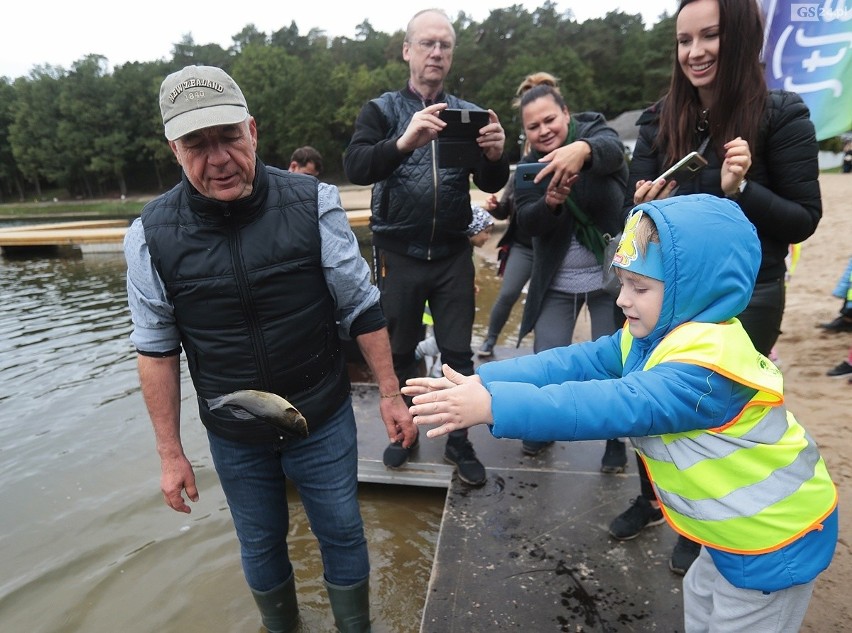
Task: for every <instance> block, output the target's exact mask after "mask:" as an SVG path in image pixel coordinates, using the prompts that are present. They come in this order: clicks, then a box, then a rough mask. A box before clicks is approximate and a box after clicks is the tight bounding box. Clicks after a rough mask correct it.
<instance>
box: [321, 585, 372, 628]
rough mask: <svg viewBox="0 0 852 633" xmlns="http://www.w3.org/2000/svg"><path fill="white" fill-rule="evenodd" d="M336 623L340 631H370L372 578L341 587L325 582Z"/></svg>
mask: <svg viewBox="0 0 852 633" xmlns="http://www.w3.org/2000/svg"><path fill="white" fill-rule="evenodd" d="M325 588H326V590H327V591H328V600H329V602H330V603H331V612H332V613H333V614H334V624H335V625H336V626H337V630H338V631H339V632H340V633H370V631H371V629H370V579H369V578H365V579H364V580H362V581H361V582H359V583H356V584H354V585H349V586H348V587H341V586H340V585H333V584H331V583H330V582H328V581H326V582H325Z"/></svg>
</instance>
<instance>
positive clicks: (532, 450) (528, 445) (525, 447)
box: [521, 440, 553, 457]
mask: <svg viewBox="0 0 852 633" xmlns="http://www.w3.org/2000/svg"><path fill="white" fill-rule="evenodd" d="M551 445H553V442H528V441H526V440H525V441H524V442H522V443H521V450H522V451H524V455H529V456H530V457H535V456H536V455H538V454H539V453H541V452H542V451H543V450H544V449H546V448H547V447H548V446H551Z"/></svg>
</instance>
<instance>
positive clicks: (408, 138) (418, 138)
mask: <svg viewBox="0 0 852 633" xmlns="http://www.w3.org/2000/svg"><path fill="white" fill-rule="evenodd" d="M446 108H447V104H446V103H433V104H432V105H430V106H426V107H425V108H423V109H422V110H420V111H419V112H417V113H415V115H414V116H413V117H411V123H409V124H408V127H407V128H406V129H405V132H403V134H402V136H400V137H399V138H398V139H397V141H396V147H397V149H398V150H399V151H400V152H402V153H403V154H409V153H411V152H413V151H414V150H416V149H417V148H418V147H423V146H424V145H426V144H427V143H429V142H430V141H434V140H435V139H436V138H438V132H440V131H441V130H443V129H444V128H445V127H447V122H446V121H443V120H442V119H441V117H439V116H438V113H439V112H440V111H441V110H446Z"/></svg>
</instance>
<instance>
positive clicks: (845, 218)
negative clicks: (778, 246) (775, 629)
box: [776, 174, 852, 633]
mask: <svg viewBox="0 0 852 633" xmlns="http://www.w3.org/2000/svg"><path fill="white" fill-rule="evenodd" d="M820 185H821V187H822V200H823V217H822V221H821V222H820V224H819V227H818V228H817V231H816V233H815V234H814V235H813V236H812V237H811V238H810V239H808V240H807V241H805V242H804V244H803V245H802V252H801V259H800V260H799V264H798V266H797V267H796V269H795V272H794V274H793V276H792V278H791V279H790V283H789V285H788V289H787V306H786V309H785V312H784V322H783V325H782V334H781V337H780V339H779V340H778V344H777V346H776V350H777V353H778V356H779V358H780V361H779V365H780V367H781V369H782V371H783V372H784V390H785V392H786V398H787V406H788V407H789V409H790V410H791V411H793V413H794V414H795V415H796V417H797V418H798V420H799V421H800V422H801V423H802V424H803V425H804V426H805V428H806V429H807V430H808V431H809V432H810V433H811V435H812V436H813V437H814V438H815V439H816V440H817V443H818V444H819V446H820V449H821V450H822V454H823V456H824V457H825V460H826V462H827V464H828V469H829V472H830V473H831V476H832V478H833V479H834V482H835V483H836V484H837V489H838V493H839V496H840V501H839V504H840V539H839V542H838V544H837V550H836V553H835V556H834V561H833V562H832V564H831V567H829V569H828V570H827V571H826V572H824V573H823V574H822V576H820V578H819V579H818V580H817V584H816V589H815V591H814V597H813V600H812V601H811V605H810V609H809V610H808V615H807V617H806V618H805V624H804V626H803V627H802V631H809V632H812V633H817V632H819V633H827V632H829V631H837V632H840V631H848V630H849V627H850V624H849V623H850V622H852V607H851V606H850V602H849V598H848V596H849V589H848V587H849V584H850V581H852V547H850V546H852V542H850V534H851V533H852V519H850V507H852V489H850V486H852V454H850V450H852V414H850V408H852V407H851V406H850V405H852V384H850V383H849V382H848V381H847V377H842V378H829V377H828V376H826V375H825V372H826V371H828V370H829V369H830V368H832V367H834V366H835V365H837V364H838V363H840V362H841V361H842V360H844V359H845V358H846V356H847V354H848V352H849V346H850V345H852V333H841V334H829V333H826V332H824V331H823V330H822V329H821V328H818V327H816V326H817V324H818V323H824V322H827V321H831V320H832V319H834V317H836V316H837V314H838V310H839V309H840V305H841V304H840V300H839V299H837V298H836V297H833V296H832V295H831V292H832V290H834V286H835V285H836V283H837V279H838V278H839V277H840V275H841V274H842V273H843V270H844V269H845V267H846V263H847V262H848V261H849V257H850V256H852V249H850V248H849V246H848V245H847V246H842V245H841V246H840V247H839V249H840V250H836V247H837V244H836V242H837V240H839V239H840V238H841V237H844V236H849V235H850V232H852V208H850V200H852V175H850V174H823V175H822V176H821V177H820ZM844 239H845V238H844Z"/></svg>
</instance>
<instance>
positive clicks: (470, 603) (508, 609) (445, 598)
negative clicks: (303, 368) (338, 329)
mask: <svg viewBox="0 0 852 633" xmlns="http://www.w3.org/2000/svg"><path fill="white" fill-rule="evenodd" d="M531 351H532V350H531V349H530V348H521V349H516V348H506V347H498V348H497V350H496V354H495V358H496V359H500V358H508V357H510V356H515V355H518V354H525V353H530V352H531ZM378 403H379V400H378V393H377V390H376V387H375V385H374V384H371V383H369V382H356V383H354V384H353V404H354V407H355V413H356V419H357V421H358V450H359V465H358V478H359V481H363V482H370V483H378V484H390V485H410V486H440V487H446V488H447V499H446V505H445V508H444V515H443V518H442V521H441V528H440V533H439V536H438V543H437V547H436V553H435V560H434V563H433V567H432V573H431V577H430V580H429V588H428V594H427V597H426V604H425V607H424V611H423V618H422V621H421V628H420V631H421V633H478V632H482V633H485V632H488V633H493V632H497V631H535V632H544V631H589V632H591V631H595V632H621V631H642V632H651V631H666V632H667V633H673V632H677V631H682V630H683V609H682V604H681V601H682V595H681V581H682V579H681V578H680V577H679V576H676V575H674V574H673V573H671V572H670V571H669V569H668V560H669V556H670V555H671V550H672V547H674V543H675V541H676V535H675V534H674V532H672V530H671V529H669V528H668V527H667V526H665V525H661V526H658V527H654V528H649V529H646V530H644V531H643V532H642V533H641V534H640V535H639V536H638V537H637V538H636V539H634V540H632V541H625V542H621V541H617V540H615V539H613V538H612V537H610V536H609V534H608V527H609V523H610V521H612V519H613V518H614V517H615V516H617V515H618V514H620V513H621V512H622V511H624V510H625V509H627V508H628V507H629V505H630V501H631V500H632V499H633V498H635V497H636V496H637V495H638V494H639V477H638V475H637V474H636V462H635V457H634V456H633V454H632V451H628V468H627V471H626V473H625V474H621V475H605V474H603V473H601V472H600V460H601V457H602V455H603V451H604V446H605V443H604V442H603V441H599V442H598V441H596V442H574V443H568V442H557V443H556V444H554V445H553V446H551V447H550V448H548V449H546V450H545V452H543V453H542V454H541V455H540V456H537V457H527V456H525V455H523V453H522V451H521V443H520V442H519V441H513V440H499V439H495V438H494V437H492V436H491V434H490V433H489V431H488V429H487V428H486V427H484V426H477V427H474V428H473V429H471V431H470V439H471V442H472V443H473V446H474V449H475V450H476V453H477V456H478V457H479V459H480V460H481V461H482V463H483V464H484V465H485V467H486V469H487V471H488V481H487V482H486V484H485V485H484V486H483V487H481V488H471V487H469V486H467V485H465V484H463V483H461V482H460V481H459V480H458V479H457V478H456V477H455V476H454V475H453V469H452V468H451V467H450V466H449V465H448V464H445V463H444V461H443V458H442V456H443V451H444V445H445V440H444V439H437V440H430V439H428V438H427V437H426V435H425V433H424V432H423V430H421V435H420V445H419V448H417V449H416V450H415V452H414V453H413V454H412V457H411V459H410V461H409V462H408V463H407V464H406V465H405V466H404V467H403V468H400V469H395V470H391V469H387V468H385V467H384V465H383V464H382V452H383V451H384V448H385V446H387V441H388V440H387V436H386V434H385V428H384V425H383V424H382V421H381V420H380V419H379V415H378V410H379V404H378Z"/></svg>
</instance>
